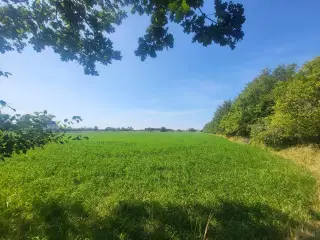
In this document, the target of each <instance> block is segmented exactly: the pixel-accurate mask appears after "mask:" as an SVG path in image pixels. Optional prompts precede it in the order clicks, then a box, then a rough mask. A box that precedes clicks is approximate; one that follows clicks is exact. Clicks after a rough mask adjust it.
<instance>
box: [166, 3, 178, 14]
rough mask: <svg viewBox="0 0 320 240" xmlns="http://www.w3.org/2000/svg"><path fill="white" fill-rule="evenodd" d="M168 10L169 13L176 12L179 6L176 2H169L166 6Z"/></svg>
mask: <svg viewBox="0 0 320 240" xmlns="http://www.w3.org/2000/svg"><path fill="white" fill-rule="evenodd" d="M168 8H169V9H170V11H171V12H175V11H177V10H178V8H179V6H178V4H177V2H171V3H169V4H168Z"/></svg>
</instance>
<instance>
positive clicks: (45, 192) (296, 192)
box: [0, 132, 316, 239]
mask: <svg viewBox="0 0 320 240" xmlns="http://www.w3.org/2000/svg"><path fill="white" fill-rule="evenodd" d="M83 135H86V136H89V138H90V139H89V140H81V141H72V142H70V143H68V144H64V145H61V144H50V145H48V146H46V147H45V149H36V150H33V151H30V152H28V153H27V155H19V156H15V157H13V158H11V159H8V160H6V161H5V162H1V163H0V239H284V238H285V237H287V236H288V234H290V229H293V228H295V227H298V226H301V225H303V224H304V223H305V222H307V221H308V220H309V219H310V217H311V216H310V210H311V206H312V204H313V203H314V201H315V196H316V180H315V179H314V177H312V175H311V174H310V173H309V172H307V171H306V170H304V169H303V168H301V167H299V166H296V165H295V164H294V163H292V162H290V161H288V160H284V159H282V158H279V157H277V156H274V155H272V154H271V153H269V152H268V151H267V150H262V149H258V148H254V147H251V146H247V145H241V144H237V143H232V142H229V141H228V140H225V139H223V138H220V137H217V136H213V135H206V134H203V133H160V132H158V133H146V132H119V133H103V132H96V133H84V134H83Z"/></svg>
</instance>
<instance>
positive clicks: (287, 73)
mask: <svg viewBox="0 0 320 240" xmlns="http://www.w3.org/2000/svg"><path fill="white" fill-rule="evenodd" d="M295 69H296V65H294V64H292V65H288V66H284V65H282V66H278V67H277V68H276V69H274V70H273V71H271V70H269V69H265V70H263V71H262V73H261V74H260V75H259V76H258V77H256V78H255V79H254V80H253V81H252V82H250V83H249V84H248V85H247V86H246V88H245V89H244V90H243V91H242V92H241V93H240V94H239V96H238V97H237V98H236V99H235V101H234V103H233V104H232V107H231V110H230V111H229V113H228V116H226V117H225V118H224V119H223V120H222V121H221V126H222V128H223V129H224V133H225V134H227V135H237V136H243V137H248V136H249V135H250V131H251V126H252V125H253V124H256V123H257V122H258V121H259V119H261V118H265V117H268V116H270V115H271V114H272V113H273V106H274V104H275V100H274V94H273V90H274V88H275V87H276V85H277V83H278V82H282V81H287V80H288V79H290V78H292V76H293V75H294V73H295Z"/></svg>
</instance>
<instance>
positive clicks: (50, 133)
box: [0, 100, 82, 160]
mask: <svg viewBox="0 0 320 240" xmlns="http://www.w3.org/2000/svg"><path fill="white" fill-rule="evenodd" d="M4 108H7V109H9V108H10V109H11V110H12V111H14V112H15V111H16V110H15V109H13V108H12V107H10V106H9V105H8V104H7V103H6V102H5V101H3V100H0V109H1V110H2V109H4ZM54 117H55V116H53V115H51V114H48V113H47V111H43V112H35V113H34V114H25V115H20V114H16V113H15V114H14V115H10V114H2V113H1V112H0V159H2V160H4V159H5V158H7V157H11V156H12V155H13V154H15V153H16V154H19V153H26V152H27V151H28V150H30V149H34V148H35V147H43V146H45V145H46V144H48V143H50V142H59V143H65V142H66V139H65V133H66V131H65V130H64V129H65V128H66V127H67V126H68V125H70V124H73V122H80V121H82V119H81V117H79V116H74V117H73V118H72V120H71V121H69V120H68V119H65V120H64V123H63V124H60V123H59V122H55V121H53V119H54ZM71 138H72V137H71V136H70V137H69V139H71ZM73 139H75V140H79V139H81V137H80V136H77V137H75V138H73Z"/></svg>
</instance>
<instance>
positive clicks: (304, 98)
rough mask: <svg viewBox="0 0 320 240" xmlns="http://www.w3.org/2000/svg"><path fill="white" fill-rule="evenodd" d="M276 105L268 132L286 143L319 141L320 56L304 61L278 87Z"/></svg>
mask: <svg viewBox="0 0 320 240" xmlns="http://www.w3.org/2000/svg"><path fill="white" fill-rule="evenodd" d="M275 97H276V105H275V107H274V111H275V113H274V115H273V116H272V117H271V121H270V124H269V126H268V131H267V133H266V134H267V135H269V134H271V133H274V132H276V133H277V134H276V138H277V142H278V143H279V144H281V145H283V144H287V143H289V144H295V143H320V57H318V58H316V59H314V60H313V61H311V62H308V63H307V64H305V65H304V66H303V67H302V69H301V71H300V72H299V73H298V74H297V75H296V76H295V77H294V78H293V79H292V80H290V81H288V82H285V83H282V84H279V85H278V87H277V88H276V90H275Z"/></svg>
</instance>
